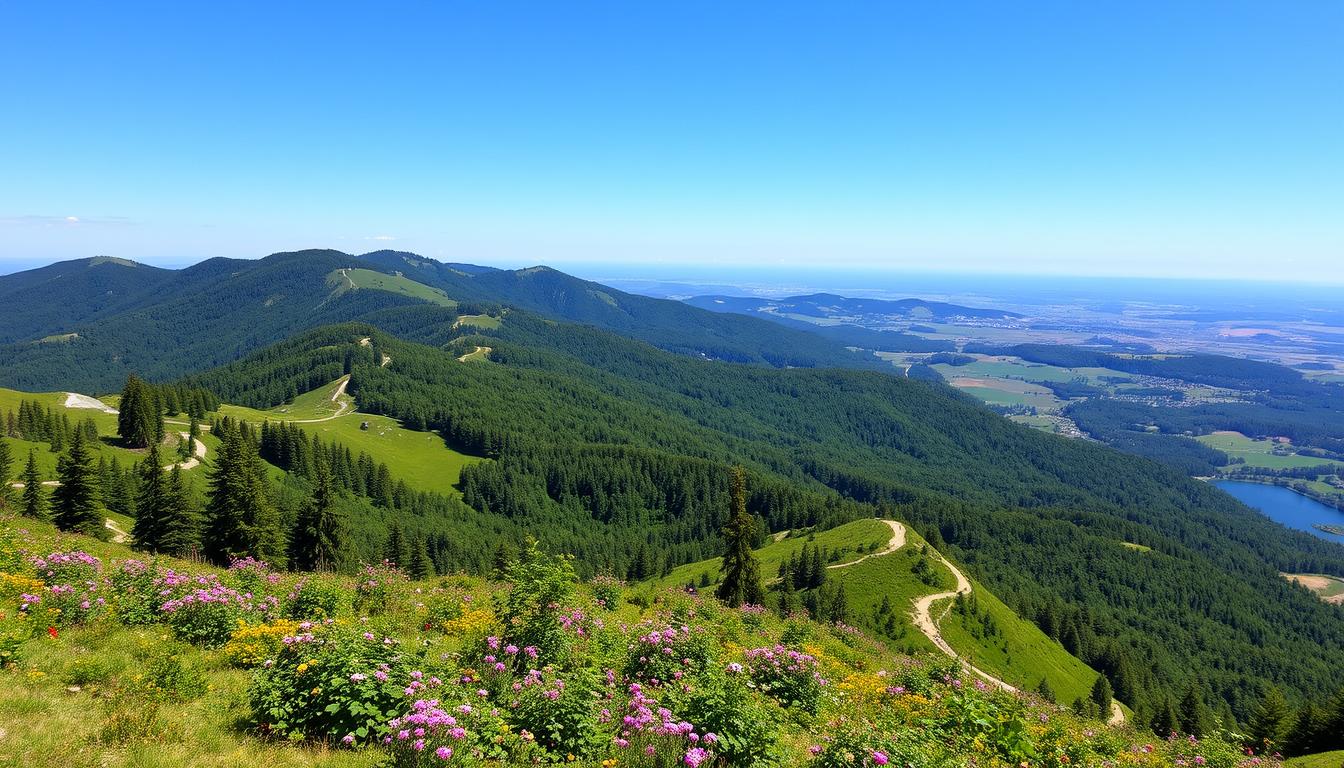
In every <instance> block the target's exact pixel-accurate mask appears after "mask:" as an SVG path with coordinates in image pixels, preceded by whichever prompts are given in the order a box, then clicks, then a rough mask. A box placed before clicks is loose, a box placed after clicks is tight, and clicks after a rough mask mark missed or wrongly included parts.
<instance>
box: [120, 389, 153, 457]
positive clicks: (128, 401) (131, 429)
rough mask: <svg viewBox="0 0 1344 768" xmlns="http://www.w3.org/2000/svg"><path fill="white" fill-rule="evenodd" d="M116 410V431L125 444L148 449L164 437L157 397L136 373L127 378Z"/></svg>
mask: <svg viewBox="0 0 1344 768" xmlns="http://www.w3.org/2000/svg"><path fill="white" fill-rule="evenodd" d="M117 410H118V413H117V434H118V435H121V439H122V441H123V442H125V443H126V445H128V446H130V447H132V448H148V447H149V446H150V445H153V444H155V443H158V442H159V441H160V440H162V439H163V412H162V409H161V408H160V407H159V400H158V397H157V396H156V395H155V393H154V390H153V389H152V388H151V387H150V386H149V385H147V384H145V383H144V382H143V381H141V380H140V378H139V377H137V376H136V375H135V374H131V375H130V376H127V377H126V386H124V387H122V390H121V402H120V403H119V404H118V409H117Z"/></svg>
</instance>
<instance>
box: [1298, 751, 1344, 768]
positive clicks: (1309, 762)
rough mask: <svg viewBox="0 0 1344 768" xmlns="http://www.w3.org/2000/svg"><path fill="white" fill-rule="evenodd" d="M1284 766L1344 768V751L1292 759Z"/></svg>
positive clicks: (1319, 753)
mask: <svg viewBox="0 0 1344 768" xmlns="http://www.w3.org/2000/svg"><path fill="white" fill-rule="evenodd" d="M1284 766H1285V768H1344V749H1337V750H1335V751H1333V752H1318V753H1316V754H1314V755H1302V756H1301V757H1292V758H1289V759H1288V760H1286V761H1285V762H1284Z"/></svg>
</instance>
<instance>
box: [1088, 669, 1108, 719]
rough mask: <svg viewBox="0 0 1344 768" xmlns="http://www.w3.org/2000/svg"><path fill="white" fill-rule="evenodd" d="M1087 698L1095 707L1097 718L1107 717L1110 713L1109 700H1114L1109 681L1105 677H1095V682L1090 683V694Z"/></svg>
mask: <svg viewBox="0 0 1344 768" xmlns="http://www.w3.org/2000/svg"><path fill="white" fill-rule="evenodd" d="M1087 697H1088V698H1089V699H1091V700H1092V703H1093V704H1094V705H1095V706H1096V708H1097V712H1098V713H1100V714H1099V716H1100V717H1107V716H1108V715H1109V714H1110V711H1111V699H1112V698H1114V694H1113V693H1112V692H1111V681H1110V680H1107V679H1106V676H1105V675H1097V679H1096V681H1095V682H1093V683H1092V692H1091V693H1089V694H1088V695H1087Z"/></svg>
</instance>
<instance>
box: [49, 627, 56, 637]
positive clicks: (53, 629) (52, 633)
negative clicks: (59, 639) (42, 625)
mask: <svg viewBox="0 0 1344 768" xmlns="http://www.w3.org/2000/svg"><path fill="white" fill-rule="evenodd" d="M47 634H48V635H51V639H52V640H55V639H56V628H55V627H47Z"/></svg>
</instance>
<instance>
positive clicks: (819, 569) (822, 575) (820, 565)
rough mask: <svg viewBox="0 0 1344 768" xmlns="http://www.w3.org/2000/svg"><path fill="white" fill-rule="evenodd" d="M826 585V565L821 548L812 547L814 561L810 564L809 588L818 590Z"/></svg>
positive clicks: (808, 573)
mask: <svg viewBox="0 0 1344 768" xmlns="http://www.w3.org/2000/svg"><path fill="white" fill-rule="evenodd" d="M825 583H826V563H825V562H824V561H823V560H822V558H821V547H817V546H814V547H812V560H811V561H810V562H809V563H808V569H807V586H808V587H809V588H811V589H817V588H818V587H820V586H821V585H822V584H825Z"/></svg>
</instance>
